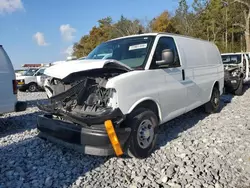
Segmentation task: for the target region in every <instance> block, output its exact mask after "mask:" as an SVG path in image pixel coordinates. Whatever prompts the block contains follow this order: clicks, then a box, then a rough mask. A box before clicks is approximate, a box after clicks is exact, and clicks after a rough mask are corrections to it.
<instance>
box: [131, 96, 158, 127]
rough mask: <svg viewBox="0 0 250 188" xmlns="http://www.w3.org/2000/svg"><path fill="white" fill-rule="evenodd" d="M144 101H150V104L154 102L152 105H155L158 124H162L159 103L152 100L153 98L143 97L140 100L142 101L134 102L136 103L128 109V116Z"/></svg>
mask: <svg viewBox="0 0 250 188" xmlns="http://www.w3.org/2000/svg"><path fill="white" fill-rule="evenodd" d="M144 101H152V102H154V103H155V104H156V106H157V110H158V114H159V119H160V122H162V114H161V107H160V105H159V103H158V102H157V101H156V100H155V99H153V98H151V97H144V98H142V99H140V100H138V101H136V102H135V103H134V104H133V105H132V106H131V107H130V109H129V111H128V114H130V113H131V112H132V111H133V110H134V109H135V108H136V107H137V106H138V105H139V104H141V103H142V102H144Z"/></svg>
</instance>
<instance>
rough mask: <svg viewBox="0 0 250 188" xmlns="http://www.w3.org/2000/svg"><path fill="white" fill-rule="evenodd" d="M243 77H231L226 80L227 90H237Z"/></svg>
mask: <svg viewBox="0 0 250 188" xmlns="http://www.w3.org/2000/svg"><path fill="white" fill-rule="evenodd" d="M241 79H242V78H238V77H231V78H229V79H227V80H225V81H224V86H225V88H226V90H229V91H235V90H237V89H238V87H239V85H240V82H241Z"/></svg>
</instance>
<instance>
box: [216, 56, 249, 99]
mask: <svg viewBox="0 0 250 188" xmlns="http://www.w3.org/2000/svg"><path fill="white" fill-rule="evenodd" d="M221 58H222V62H223V64H224V69H225V76H224V79H225V89H226V92H230V93H232V94H235V95H242V94H243V84H244V83H248V82H249V80H250V77H249V68H250V67H249V58H248V56H247V53H244V52H238V53H223V54H221Z"/></svg>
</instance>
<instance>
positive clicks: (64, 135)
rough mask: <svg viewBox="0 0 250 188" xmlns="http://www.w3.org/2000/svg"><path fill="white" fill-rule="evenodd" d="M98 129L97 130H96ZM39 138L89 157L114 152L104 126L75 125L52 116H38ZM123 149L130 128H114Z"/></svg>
mask: <svg viewBox="0 0 250 188" xmlns="http://www.w3.org/2000/svg"><path fill="white" fill-rule="evenodd" d="M97 127H98V128H97ZM37 129H38V130H39V135H38V136H39V137H41V138H45V139H47V140H49V141H51V142H55V143H58V144H60V145H63V146H66V147H69V148H72V149H75V150H77V151H80V152H83V153H85V154H89V155H98V156H108V155H113V154H115V153H114V150H113V147H112V145H111V142H110V140H109V137H108V135H107V132H106V129H105V126H104V124H101V125H98V126H95V128H94V127H91V126H87V125H86V126H82V125H75V124H73V123H70V122H66V121H61V120H58V119H55V118H53V116H52V115H42V116H38V119H37ZM115 131H116V134H117V137H118V140H119V142H120V145H121V147H122V148H123V147H124V145H125V143H126V141H127V140H128V137H129V135H130V132H131V129H130V128H115Z"/></svg>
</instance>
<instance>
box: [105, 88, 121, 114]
mask: <svg viewBox="0 0 250 188" xmlns="http://www.w3.org/2000/svg"><path fill="white" fill-rule="evenodd" d="M107 107H112V108H113V109H115V108H117V107H118V98H117V92H116V90H115V89H111V95H110V98H109V99H108V103H107Z"/></svg>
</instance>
